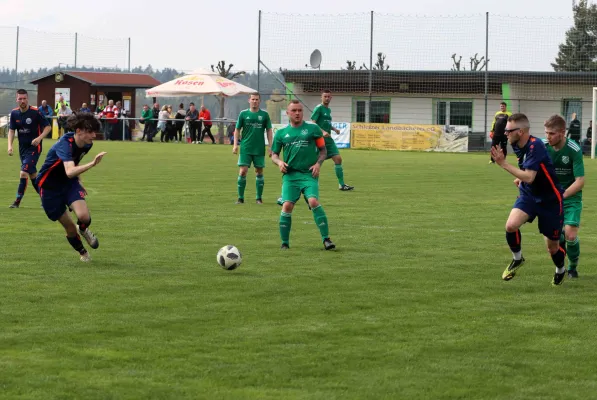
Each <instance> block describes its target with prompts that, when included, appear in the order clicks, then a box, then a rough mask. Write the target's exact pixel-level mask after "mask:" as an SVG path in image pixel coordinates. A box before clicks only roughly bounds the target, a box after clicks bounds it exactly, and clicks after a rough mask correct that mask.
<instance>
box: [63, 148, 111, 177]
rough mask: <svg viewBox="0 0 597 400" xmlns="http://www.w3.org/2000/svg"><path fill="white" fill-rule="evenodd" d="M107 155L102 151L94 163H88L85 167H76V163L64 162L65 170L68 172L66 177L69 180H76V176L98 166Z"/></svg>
mask: <svg viewBox="0 0 597 400" xmlns="http://www.w3.org/2000/svg"><path fill="white" fill-rule="evenodd" d="M105 155H106V152H105V151H102V152H101V153H99V154H98V155H96V156H95V158H94V159H93V161H91V162H88V163H87V164H84V165H78V166H76V165H75V162H74V161H65V162H64V170H65V171H66V176H68V177H69V178H74V177H76V176H79V175H81V174H82V173H83V172H86V171H88V170H90V169H91V168H93V167H95V166H96V165H97V164H99V163H100V161H102V158H103V157H104V156H105Z"/></svg>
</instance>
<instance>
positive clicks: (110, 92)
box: [31, 71, 161, 117]
mask: <svg viewBox="0 0 597 400" xmlns="http://www.w3.org/2000/svg"><path fill="white" fill-rule="evenodd" d="M31 83H32V84H34V85H37V88H38V90H37V101H36V102H35V103H33V102H32V104H41V102H42V100H46V101H47V102H48V104H49V105H50V106H51V107H53V108H54V109H55V108H56V102H57V101H58V98H59V96H61V95H62V96H63V97H64V98H65V99H66V100H67V101H68V102H69V103H70V106H71V109H72V110H73V111H77V110H79V109H80V108H81V105H82V104H83V103H87V105H88V107H89V108H90V109H91V111H92V112H95V111H96V110H97V107H98V106H99V105H100V104H102V103H103V104H108V100H114V103H116V102H117V101H122V105H123V108H124V109H125V110H127V112H128V116H129V117H135V90H136V89H149V88H152V87H154V86H157V85H159V84H160V83H161V82H160V81H158V80H157V79H155V78H154V77H152V76H151V75H147V74H130V73H119V72H118V73H117V72H91V71H59V72H55V73H52V74H50V75H46V76H43V77H41V78H38V79H36V80H34V81H32V82H31Z"/></svg>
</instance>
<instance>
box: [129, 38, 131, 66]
mask: <svg viewBox="0 0 597 400" xmlns="http://www.w3.org/2000/svg"><path fill="white" fill-rule="evenodd" d="M129 72H131V38H129Z"/></svg>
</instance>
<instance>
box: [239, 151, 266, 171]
mask: <svg viewBox="0 0 597 400" xmlns="http://www.w3.org/2000/svg"><path fill="white" fill-rule="evenodd" d="M251 163H253V165H254V166H255V168H265V156H254V155H252V154H243V153H240V154H239V156H238V164H237V165H238V166H239V167H249V168H251Z"/></svg>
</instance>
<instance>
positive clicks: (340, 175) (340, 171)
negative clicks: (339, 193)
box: [334, 164, 344, 186]
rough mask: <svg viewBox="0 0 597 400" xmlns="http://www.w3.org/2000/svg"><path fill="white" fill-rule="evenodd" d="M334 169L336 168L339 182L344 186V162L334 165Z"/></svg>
mask: <svg viewBox="0 0 597 400" xmlns="http://www.w3.org/2000/svg"><path fill="white" fill-rule="evenodd" d="M334 169H335V170H336V177H337V178H338V183H339V184H340V186H344V170H343V169H342V164H336V165H334Z"/></svg>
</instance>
